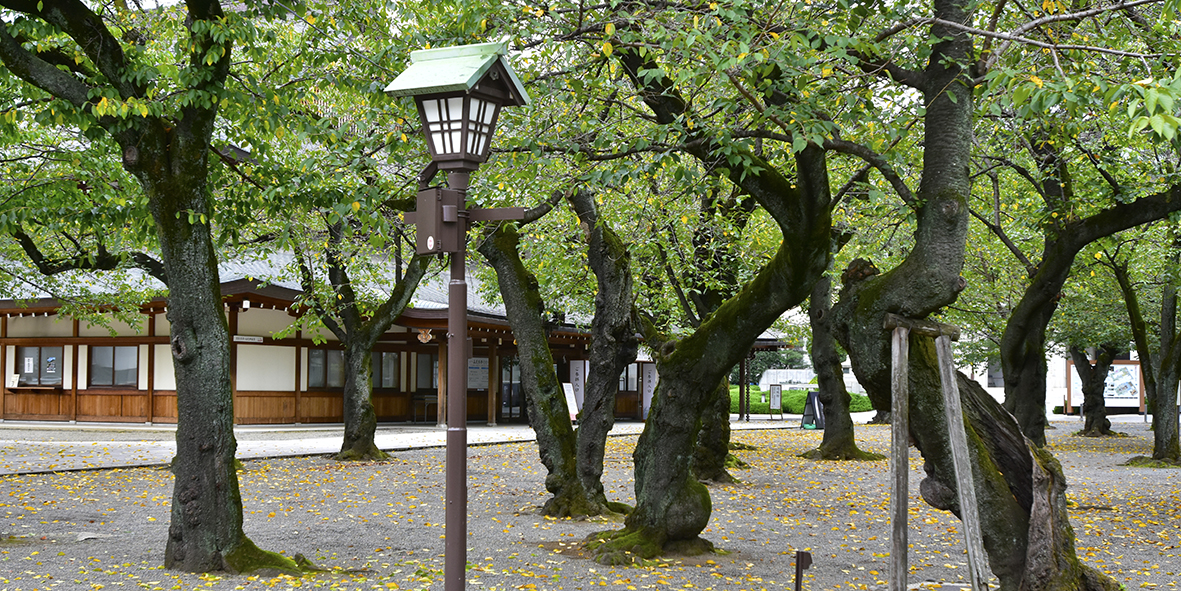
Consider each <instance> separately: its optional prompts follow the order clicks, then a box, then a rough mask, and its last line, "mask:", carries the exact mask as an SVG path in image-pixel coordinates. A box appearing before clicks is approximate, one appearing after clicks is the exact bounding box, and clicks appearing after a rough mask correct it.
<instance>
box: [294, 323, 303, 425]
mask: <svg viewBox="0 0 1181 591" xmlns="http://www.w3.org/2000/svg"><path fill="white" fill-rule="evenodd" d="M301 340H303V331H302V330H297V331H295V424H296V425H299V424H300V423H303V415H302V414H300V413H301V412H303V411H302V410H301V409H300V407H301V406H302V404H301V403H302V402H303V387H302V385H301V384H300V380H301V379H302V378H303V347H301V346H300V344H299V342H300V341H301Z"/></svg>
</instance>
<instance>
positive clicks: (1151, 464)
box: [1120, 456, 1181, 468]
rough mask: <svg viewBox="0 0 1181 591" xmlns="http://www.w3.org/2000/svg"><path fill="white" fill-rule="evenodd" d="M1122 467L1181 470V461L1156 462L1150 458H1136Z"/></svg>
mask: <svg viewBox="0 0 1181 591" xmlns="http://www.w3.org/2000/svg"><path fill="white" fill-rule="evenodd" d="M1120 465H1121V466H1131V467H1133V468H1181V460H1156V459H1153V458H1150V457H1148V456H1136V457H1134V458H1131V459H1129V460H1128V461H1126V462H1124V463H1122V464H1120Z"/></svg>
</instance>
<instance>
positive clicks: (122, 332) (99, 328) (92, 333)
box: [10, 316, 148, 337]
mask: <svg viewBox="0 0 1181 591" xmlns="http://www.w3.org/2000/svg"><path fill="white" fill-rule="evenodd" d="M10 321H11V319H10ZM110 324H111V327H110V329H108V328H107V327H105V326H103V325H101V324H95V325H93V326H91V325H87V324H86V321H82V322H79V323H78V336H82V337H109V336H111V329H114V330H115V335H116V336H120V337H133V336H138V335H146V334H148V317H147V316H140V317H139V318H137V319H136V322H135V324H127V323H124V322H119V321H117V320H114V319H111V321H110ZM137 329H138V330H137ZM69 334H73V331H71V332H70V333H69ZM66 336H69V335H66Z"/></svg>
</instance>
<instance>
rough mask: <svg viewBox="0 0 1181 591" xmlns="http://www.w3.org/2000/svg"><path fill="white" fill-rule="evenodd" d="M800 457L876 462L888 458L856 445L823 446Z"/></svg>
mask: <svg viewBox="0 0 1181 591" xmlns="http://www.w3.org/2000/svg"><path fill="white" fill-rule="evenodd" d="M798 457H801V458H805V459H808V460H832V461H839V462H843V461H860V462H876V461H878V460H884V459H886V456H883V455H881V454H875V453H873V452H870V451H861V450H860V449H858V448H857V446H856V445H850V446H843V447H840V448H838V449H828V450H825V449H824V448H823V446H821V447H818V448H816V449H812V450H808V451H806V452H804V453H802V454H799V456H798Z"/></svg>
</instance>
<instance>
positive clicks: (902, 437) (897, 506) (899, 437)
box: [889, 325, 910, 591]
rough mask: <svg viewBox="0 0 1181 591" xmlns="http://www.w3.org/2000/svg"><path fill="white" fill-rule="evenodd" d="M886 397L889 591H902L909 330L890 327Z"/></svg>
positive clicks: (907, 470)
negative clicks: (890, 372)
mask: <svg viewBox="0 0 1181 591" xmlns="http://www.w3.org/2000/svg"><path fill="white" fill-rule="evenodd" d="M891 355H892V363H893V376H892V380H891V390H892V395H891V397H890V399H891V403H890V480H891V483H892V485H891V489H890V516H891V517H890V528H891V533H890V589H889V591H906V579H907V574H908V572H909V571H908V566H907V564H908V561H907V558H908V556H907V552H908V549H909V545H908V544H907V531H906V527H907V510H908V508H909V504H910V480H909V478H910V424H909V423H910V400H909V398H910V396H909V392H908V390H907V388H908V386H909V384H908V382H907V380H909V379H910V367H909V362H910V329H909V328H907V327H906V326H905V325H898V326H895V327H894V338H893V341H892V343H891Z"/></svg>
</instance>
